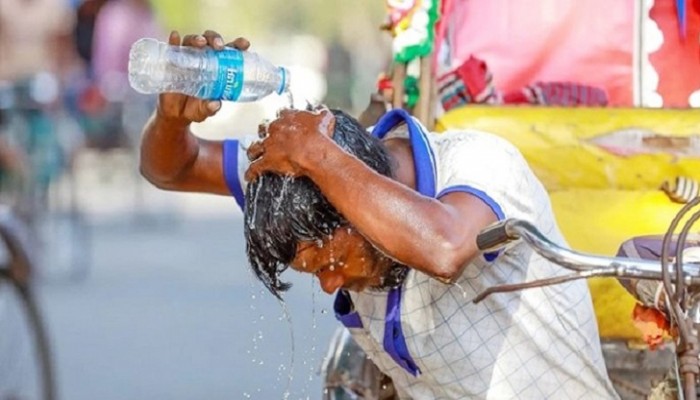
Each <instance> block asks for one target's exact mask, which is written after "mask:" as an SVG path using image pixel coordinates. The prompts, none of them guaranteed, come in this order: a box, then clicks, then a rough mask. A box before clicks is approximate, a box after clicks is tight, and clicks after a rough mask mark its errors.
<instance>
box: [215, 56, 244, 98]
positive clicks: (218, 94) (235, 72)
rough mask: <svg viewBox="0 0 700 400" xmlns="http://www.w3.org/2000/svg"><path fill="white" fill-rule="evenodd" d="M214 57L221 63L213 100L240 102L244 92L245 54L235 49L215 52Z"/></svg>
mask: <svg viewBox="0 0 700 400" xmlns="http://www.w3.org/2000/svg"><path fill="white" fill-rule="evenodd" d="M212 51H213V50H212ZM214 55H215V56H216V58H217V60H218V62H219V71H218V76H217V79H216V84H215V85H214V90H213V91H212V98H215V99H220V100H233V101H235V100H238V97H240V95H241V91H243V54H242V53H241V52H240V51H238V50H235V49H226V50H222V51H214Z"/></svg>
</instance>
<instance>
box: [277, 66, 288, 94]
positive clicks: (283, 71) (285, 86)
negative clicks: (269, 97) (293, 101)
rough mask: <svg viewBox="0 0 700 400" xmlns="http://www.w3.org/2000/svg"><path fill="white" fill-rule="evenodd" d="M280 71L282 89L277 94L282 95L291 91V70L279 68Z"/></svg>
mask: <svg viewBox="0 0 700 400" xmlns="http://www.w3.org/2000/svg"><path fill="white" fill-rule="evenodd" d="M279 69H280V75H281V76H282V81H281V82H280V87H279V88H278V89H277V94H282V93H284V92H287V91H289V70H288V69H287V68H284V67H279Z"/></svg>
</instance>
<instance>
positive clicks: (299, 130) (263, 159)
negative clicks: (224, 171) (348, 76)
mask: <svg viewBox="0 0 700 400" xmlns="http://www.w3.org/2000/svg"><path fill="white" fill-rule="evenodd" d="M334 129H335V117H334V116H333V113H332V112H331V111H330V110H329V109H327V108H322V109H319V110H315V111H300V110H283V111H281V112H280V114H279V117H278V118H277V119H276V120H274V121H272V123H271V124H270V125H269V126H268V127H267V128H266V129H265V127H264V126H263V127H261V129H260V130H259V132H258V133H259V134H260V137H261V138H262V140H260V141H258V142H255V143H254V144H252V145H251V146H250V147H249V148H248V158H249V159H250V160H251V161H252V162H251V164H250V167H248V170H247V171H246V174H245V178H246V180H247V181H248V182H251V181H253V180H255V179H256V178H257V177H258V176H260V175H262V174H264V173H266V172H272V173H276V174H279V175H288V176H300V175H304V167H305V162H306V161H308V159H309V157H308V155H309V154H310V152H314V151H322V150H321V146H322V144H323V142H324V141H326V142H331V143H332V141H331V140H330V138H331V137H332V136H333V131H334ZM332 144H333V145H334V143H332Z"/></svg>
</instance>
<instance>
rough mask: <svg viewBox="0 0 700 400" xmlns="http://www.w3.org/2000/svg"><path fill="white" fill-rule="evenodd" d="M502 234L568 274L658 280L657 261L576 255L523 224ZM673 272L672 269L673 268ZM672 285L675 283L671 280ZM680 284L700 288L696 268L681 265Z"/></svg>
mask: <svg viewBox="0 0 700 400" xmlns="http://www.w3.org/2000/svg"><path fill="white" fill-rule="evenodd" d="M505 227H506V231H507V232H508V235H509V236H510V237H513V238H520V239H522V240H524V241H525V242H526V243H527V244H528V245H530V246H531V247H532V248H533V249H534V250H535V251H536V252H537V253H538V254H540V255H541V256H542V257H544V258H546V259H547V260H549V261H551V262H553V263H556V264H558V265H561V266H562V267H564V268H567V269H569V270H572V271H579V272H584V271H590V270H593V269H596V270H597V272H596V273H597V274H598V275H591V276H602V275H605V276H616V277H623V278H635V279H655V280H661V279H662V274H663V272H662V268H661V265H660V264H659V263H658V262H657V261H650V260H641V259H632V258H622V257H605V256H598V255H590V254H584V253H579V252H576V251H573V250H569V249H566V248H563V247H561V246H559V245H558V244H556V243H554V242H552V241H551V240H549V239H548V238H547V237H545V236H544V235H543V234H542V233H541V232H540V231H539V230H538V229H537V228H535V226H534V225H532V224H531V223H529V222H527V221H523V220H516V219H509V220H506V221H505ZM673 270H675V267H674V268H673ZM672 280H673V281H675V280H676V279H675V278H674V279H672ZM681 280H682V281H684V283H687V284H689V285H700V265H698V264H683V266H682V269H681Z"/></svg>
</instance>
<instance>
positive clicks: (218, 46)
mask: <svg viewBox="0 0 700 400" xmlns="http://www.w3.org/2000/svg"><path fill="white" fill-rule="evenodd" d="M204 38H205V39H206V40H207V44H208V45H209V46H211V47H212V48H213V49H214V50H223V48H224V39H222V38H221V35H219V34H218V33H217V32H214V31H212V30H207V31H206V32H204Z"/></svg>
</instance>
